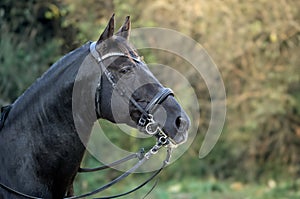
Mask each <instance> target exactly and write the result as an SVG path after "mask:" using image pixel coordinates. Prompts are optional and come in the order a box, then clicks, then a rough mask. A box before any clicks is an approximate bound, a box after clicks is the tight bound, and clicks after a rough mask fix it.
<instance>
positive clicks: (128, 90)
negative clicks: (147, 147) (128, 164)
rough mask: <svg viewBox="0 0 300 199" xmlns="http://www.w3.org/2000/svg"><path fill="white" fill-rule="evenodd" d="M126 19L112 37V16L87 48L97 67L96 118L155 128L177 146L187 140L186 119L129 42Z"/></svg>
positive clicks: (143, 129)
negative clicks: (98, 67)
mask: <svg viewBox="0 0 300 199" xmlns="http://www.w3.org/2000/svg"><path fill="white" fill-rule="evenodd" d="M130 27H131V25H130V18H129V17H127V18H126V20H125V22H124V24H123V25H122V26H121V28H120V29H119V30H118V31H117V32H116V33H115V34H114V15H113V16H112V17H111V19H110V21H109V23H108V25H107V26H106V28H105V30H104V31H103V33H102V34H101V36H100V38H99V40H98V41H97V42H94V43H93V44H92V45H91V53H92V54H93V56H94V58H96V59H97V61H98V64H99V66H100V67H101V71H102V73H101V77H100V78H99V79H100V82H99V86H98V88H97V92H96V95H97V97H96V98H97V99H96V109H97V116H98V118H103V119H107V120H109V121H111V122H114V123H125V124H127V125H130V126H133V127H137V128H139V129H140V130H141V131H144V132H146V133H148V134H151V133H153V134H154V133H155V132H156V128H158V127H159V129H161V131H162V132H164V133H165V134H166V135H167V136H168V137H169V138H170V139H171V141H172V142H173V144H175V145H178V144H181V143H184V142H185V141H186V139H187V131H188V128H189V126H190V120H189V117H188V116H187V114H186V113H185V111H184V110H183V108H182V107H181V106H180V105H179V103H178V102H177V101H176V99H175V97H174V94H173V92H172V90H171V89H167V88H165V87H164V86H163V85H162V84H161V83H160V82H159V81H158V80H157V79H156V77H155V76H154V75H153V74H152V73H151V71H150V70H149V68H148V66H147V64H146V63H145V62H144V61H142V59H141V57H140V56H139V55H138V53H137V50H136V49H135V48H134V47H133V46H132V45H131V44H130V43H129V36H130V29H131V28H130Z"/></svg>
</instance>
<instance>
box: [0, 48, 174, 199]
mask: <svg viewBox="0 0 300 199" xmlns="http://www.w3.org/2000/svg"><path fill="white" fill-rule="evenodd" d="M90 53H91V54H92V55H93V57H94V58H95V59H96V60H97V62H98V64H99V65H100V67H101V71H102V72H103V73H104V74H105V76H106V77H107V79H108V81H109V82H110V84H111V85H112V87H113V89H116V91H117V92H118V93H119V94H120V95H121V96H122V97H125V98H126V99H128V100H130V102H131V103H132V104H133V105H134V106H135V107H136V108H137V109H138V110H139V111H140V112H141V117H140V118H139V120H138V129H139V130H140V131H143V132H145V133H147V134H149V135H152V136H153V135H154V136H155V137H156V138H157V142H156V144H155V145H154V146H153V147H152V148H151V149H150V150H149V151H147V152H146V153H145V152H144V149H142V150H140V151H139V152H137V153H135V154H131V155H129V156H126V157H124V158H122V159H120V160H117V161H115V162H112V163H111V164H108V165H104V166H100V167H96V168H79V170H78V172H80V173H83V172H94V171H99V170H103V169H107V168H110V167H113V166H116V165H119V164H122V163H124V162H127V161H129V160H131V159H134V158H137V159H138V160H139V161H138V162H137V163H136V164H135V165H134V166H133V167H132V168H130V169H129V170H127V171H126V172H125V173H123V174H121V175H120V176H118V177H117V178H115V179H113V180H112V181H111V182H109V183H107V184H105V185H103V186H101V187H99V188H97V189H95V190H94V191H91V192H89V193H86V194H82V195H78V196H72V197H66V198H64V199H79V198H84V197H88V196H92V195H95V194H97V193H99V192H101V191H104V190H106V189H108V188H109V187H111V186H112V185H114V184H116V183H118V182H120V181H121V180H123V179H124V178H126V177H127V176H129V175H130V174H132V173H133V172H135V171H136V170H137V169H138V168H140V167H141V166H142V165H143V164H144V163H145V162H147V161H148V160H149V159H150V157H151V156H153V155H155V154H156V153H158V151H159V150H160V149H161V148H162V147H163V146H165V147H167V155H166V158H165V160H164V161H163V163H162V165H161V166H160V168H159V169H158V170H156V171H155V172H153V173H152V175H151V176H150V177H149V178H148V179H147V180H145V181H144V182H143V183H141V184H140V185H138V186H137V187H136V188H134V189H132V190H129V191H127V192H125V193H121V194H118V195H113V196H105V197H100V198H97V199H108V198H117V197H121V196H124V195H128V194H130V193H132V192H134V191H137V190H138V189H140V188H142V187H143V186H145V185H146V184H147V183H149V182H150V181H151V180H153V179H154V178H155V177H156V176H157V175H158V174H159V173H160V172H161V171H162V170H163V168H164V167H165V166H166V165H167V164H169V161H170V158H171V153H172V147H171V146H172V144H175V142H174V141H173V140H172V139H171V138H170V137H168V136H167V135H166V134H165V132H164V131H163V130H162V129H161V127H160V126H159V124H158V123H157V122H156V121H155V120H154V118H153V115H152V114H151V113H150V112H152V111H154V109H155V107H156V105H158V104H160V103H162V102H163V101H164V100H166V99H167V97H168V96H169V95H172V96H173V95H174V93H173V91H172V90H171V89H169V88H163V89H162V90H161V91H160V92H158V93H157V94H156V95H155V96H154V97H153V99H152V100H151V101H150V102H149V103H148V104H147V106H146V107H145V108H143V107H141V106H140V105H139V104H138V103H137V101H136V100H135V99H133V98H132V97H131V96H129V95H128V94H127V93H125V92H124V91H122V90H120V89H119V88H118V87H117V84H116V82H115V81H114V78H113V76H112V74H111V72H110V71H109V70H107V68H106V67H105V66H104V63H103V60H105V59H107V58H110V57H120V56H122V57H128V55H126V54H124V53H108V54H105V55H103V56H102V57H100V55H99V53H98V51H97V50H96V42H93V43H91V45H90ZM130 58H131V59H133V60H134V61H136V62H137V63H143V62H142V61H141V60H140V59H139V58H136V57H130ZM100 77H101V76H100ZM100 82H101V81H99V84H98V86H97V89H96V94H95V105H96V113H97V116H101V110H100V96H101V95H100V94H101V93H100V91H101V84H100ZM4 117H5V115H4ZM1 121H2V118H1ZM155 185H156V184H155ZM155 185H154V186H155ZM154 186H153V187H152V189H151V190H150V191H152V190H153V188H154ZM0 187H1V188H3V189H5V190H6V191H8V192H10V193H13V194H15V195H18V196H22V197H25V198H28V199H43V198H41V197H35V196H31V195H27V194H25V193H22V192H19V191H17V190H15V189H13V188H11V187H9V186H6V185H5V184H3V183H1V182H0ZM148 193H149V192H148Z"/></svg>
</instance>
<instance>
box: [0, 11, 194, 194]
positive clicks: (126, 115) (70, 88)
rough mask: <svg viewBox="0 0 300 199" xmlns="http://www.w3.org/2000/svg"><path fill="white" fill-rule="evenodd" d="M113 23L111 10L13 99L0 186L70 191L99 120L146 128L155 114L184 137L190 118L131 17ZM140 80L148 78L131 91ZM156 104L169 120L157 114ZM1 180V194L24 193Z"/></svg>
mask: <svg viewBox="0 0 300 199" xmlns="http://www.w3.org/2000/svg"><path fill="white" fill-rule="evenodd" d="M114 26H115V25H114V15H112V17H111V18H110V20H109V22H108V24H107V26H106V28H105V29H104V31H103V32H102V34H101V35H100V37H99V39H98V40H97V41H96V42H88V43H86V44H84V45H83V46H81V47H79V48H77V49H75V50H74V51H72V52H70V53H68V54H66V55H65V56H64V57H62V58H61V59H60V60H59V61H57V62H56V63H54V64H53V65H52V66H51V67H50V68H49V69H48V70H47V71H46V72H45V73H44V74H43V75H42V76H41V77H40V78H38V79H37V80H36V81H35V82H34V83H33V84H32V85H31V86H30V87H29V88H28V89H27V90H26V91H25V92H24V93H23V94H22V95H21V96H19V97H18V98H17V99H16V100H15V102H13V103H12V104H11V106H10V108H9V114H7V113H6V114H5V120H2V121H1V122H2V123H3V125H2V129H1V130H0V160H1V169H0V182H1V185H3V186H4V185H5V186H7V187H9V188H11V189H13V190H15V192H20V193H23V194H24V195H25V194H26V195H28V196H34V197H37V198H55V199H62V198H64V197H66V196H72V193H67V192H69V190H71V187H72V184H73V180H74V178H75V176H76V174H77V172H78V169H79V168H80V163H81V161H82V158H83V155H84V153H85V150H86V147H85V146H86V143H87V142H88V140H89V136H90V134H91V130H92V127H93V124H94V122H96V121H97V120H99V119H104V120H108V121H110V122H113V123H124V124H127V125H130V126H132V127H135V128H140V129H144V131H143V132H146V131H145V128H143V127H145V124H146V123H149V122H150V123H151V122H153V121H154V120H155V122H156V123H157V124H156V125H158V126H160V128H161V131H162V132H164V133H165V134H166V136H168V138H170V140H171V141H172V143H173V144H174V145H178V144H181V143H183V142H185V141H186V139H187V136H188V128H189V126H190V119H189V117H188V116H187V114H186V113H185V111H184V110H183V108H182V107H181V106H180V105H179V103H178V102H177V101H176V99H175V97H174V94H173V92H172V91H171V90H170V89H166V88H165V87H163V85H162V84H161V83H160V82H159V81H158V80H157V79H156V78H155V77H154V75H153V74H152V73H151V71H150V70H149V68H148V67H147V65H146V63H145V62H144V61H142V59H141V58H140V56H139V55H138V53H137V50H136V49H134V47H133V46H132V45H131V44H130V43H129V36H130V29H131V23H130V17H129V16H128V17H126V20H125V22H124V24H123V25H122V26H121V28H120V29H119V30H118V31H117V32H116V33H114V32H115V31H114ZM81 70H82V71H85V73H82V72H80V71H81ZM79 73H81V74H83V75H79ZM139 80H143V81H144V80H147V82H148V83H145V84H142V86H140V87H139V88H136V89H135V90H133V91H132V92H130V94H128V92H129V91H128V90H129V89H128V88H134V85H136V82H138V81H139ZM148 80H149V81H148ZM76 85H79V86H76ZM118 85H120V86H122V88H121V89H120V87H119V86H118ZM75 87H76V90H77V96H76V97H74V90H75ZM126 89H127V90H126ZM126 92H127V94H126ZM124 98H126V99H127V100H124ZM157 105H159V106H161V107H162V108H163V109H164V110H165V112H166V118H164V119H159V116H156V115H155V112H156V111H155V109H156V108H153V107H155V106H157ZM114 109H115V110H117V111H115V110H114ZM150 113H151V114H150ZM162 120H163V121H162ZM3 186H2V187H0V198H1V199H11V198H26V197H23V196H21V195H18V194H16V193H15V192H11V191H8V190H6V189H4V188H3Z"/></svg>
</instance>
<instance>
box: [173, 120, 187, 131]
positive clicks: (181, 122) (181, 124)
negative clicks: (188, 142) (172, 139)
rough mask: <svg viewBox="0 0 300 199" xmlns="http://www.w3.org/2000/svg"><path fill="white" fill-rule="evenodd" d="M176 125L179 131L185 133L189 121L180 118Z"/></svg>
mask: <svg viewBox="0 0 300 199" xmlns="http://www.w3.org/2000/svg"><path fill="white" fill-rule="evenodd" d="M175 125H176V127H177V129H179V130H181V131H183V130H185V128H186V125H187V121H186V120H185V119H183V118H182V117H181V116H179V117H177V118H176V120H175Z"/></svg>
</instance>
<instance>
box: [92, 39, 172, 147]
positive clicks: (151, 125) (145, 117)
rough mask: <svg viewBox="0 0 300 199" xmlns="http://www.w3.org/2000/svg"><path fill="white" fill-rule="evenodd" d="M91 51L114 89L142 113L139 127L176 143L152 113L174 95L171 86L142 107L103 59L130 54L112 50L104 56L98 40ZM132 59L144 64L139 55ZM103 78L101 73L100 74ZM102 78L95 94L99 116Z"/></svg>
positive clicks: (98, 114)
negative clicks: (123, 86)
mask: <svg viewBox="0 0 300 199" xmlns="http://www.w3.org/2000/svg"><path fill="white" fill-rule="evenodd" d="M90 52H91V54H92V56H93V57H94V58H95V59H96V61H97V63H98V64H99V65H100V69H101V72H102V73H103V74H104V75H105V76H106V78H107V79H108V81H109V82H110V84H111V86H112V87H113V89H115V90H116V91H117V92H118V93H119V95H120V96H121V97H123V98H124V99H126V100H129V101H130V102H131V103H132V104H133V105H134V106H135V107H136V108H137V109H138V110H139V111H140V113H141V116H140V118H139V120H138V123H137V126H138V129H139V130H140V131H142V132H145V133H146V134H148V135H151V136H153V135H155V136H156V137H157V136H163V137H164V138H165V141H166V142H170V141H171V143H173V144H176V143H175V141H173V140H172V139H171V138H170V137H168V136H167V135H166V134H165V133H164V132H163V130H162V129H161V127H160V126H159V125H158V123H157V122H156V121H155V120H154V118H153V115H152V114H151V113H152V112H154V111H155V108H156V106H157V105H158V104H161V103H162V102H163V101H165V100H166V99H167V97H168V96H169V95H172V96H174V93H173V91H172V90H171V89H170V88H165V87H163V88H162V90H161V91H160V92H158V93H157V94H156V95H155V96H154V97H153V98H152V99H151V101H150V102H149V103H148V104H147V106H146V107H145V108H143V107H141V106H140V105H139V104H138V102H137V101H136V100H135V99H134V98H133V97H131V96H129V95H128V94H127V93H126V91H124V90H123V89H121V88H119V87H118V86H117V82H115V80H114V77H113V75H112V73H111V72H110V71H109V70H108V69H107V67H105V65H104V63H103V61H104V60H106V59H108V58H110V57H128V58H129V56H128V55H127V54H125V53H121V52H111V53H107V54H105V55H103V56H102V57H101V56H100V54H99V53H98V51H97V50H96V42H93V43H91V45H90ZM130 59H132V60H134V61H135V62H137V63H141V64H144V62H143V61H141V59H140V58H138V57H132V56H131V57H130ZM100 78H101V75H100ZM100 96H101V80H99V83H98V86H97V89H96V96H95V106H96V113H97V116H98V117H100V116H101V107H100V104H101V99H100Z"/></svg>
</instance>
